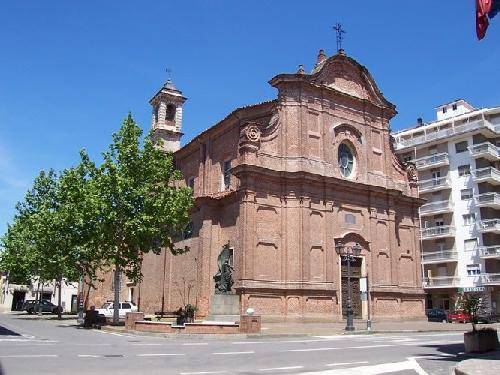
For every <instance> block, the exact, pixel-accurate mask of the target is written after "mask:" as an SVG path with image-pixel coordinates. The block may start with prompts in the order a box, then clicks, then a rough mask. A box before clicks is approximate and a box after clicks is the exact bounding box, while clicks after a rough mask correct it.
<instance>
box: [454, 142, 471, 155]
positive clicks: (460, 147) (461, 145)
mask: <svg viewBox="0 0 500 375" xmlns="http://www.w3.org/2000/svg"><path fill="white" fill-rule="evenodd" d="M468 145H469V144H468V143H467V141H462V142H458V143H455V151H456V153H457V154H460V153H461V152H465V151H467V146H468Z"/></svg>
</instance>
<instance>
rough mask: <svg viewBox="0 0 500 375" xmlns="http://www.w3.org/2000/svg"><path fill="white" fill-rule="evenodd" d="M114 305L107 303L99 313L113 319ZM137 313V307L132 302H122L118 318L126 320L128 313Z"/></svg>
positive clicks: (98, 310)
mask: <svg viewBox="0 0 500 375" xmlns="http://www.w3.org/2000/svg"><path fill="white" fill-rule="evenodd" d="M113 306H114V303H113V302H106V303H105V304H104V305H102V306H101V308H100V309H97V310H96V311H97V313H98V314H100V315H104V316H105V317H106V318H107V319H112V318H113V313H114V309H113ZM136 311H137V306H136V305H134V304H133V303H132V302H129V301H125V302H120V306H119V310H118V316H119V318H120V319H125V315H126V314H127V313H128V312H136Z"/></svg>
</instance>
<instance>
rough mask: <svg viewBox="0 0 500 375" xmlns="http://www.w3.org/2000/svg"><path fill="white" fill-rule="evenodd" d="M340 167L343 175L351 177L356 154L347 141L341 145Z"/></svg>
mask: <svg viewBox="0 0 500 375" xmlns="http://www.w3.org/2000/svg"><path fill="white" fill-rule="evenodd" d="M339 167H340V173H342V176H344V177H349V176H350V175H351V174H352V171H353V169H354V155H353V154H352V151H351V149H350V148H349V146H347V145H346V144H345V143H341V144H340V146H339Z"/></svg>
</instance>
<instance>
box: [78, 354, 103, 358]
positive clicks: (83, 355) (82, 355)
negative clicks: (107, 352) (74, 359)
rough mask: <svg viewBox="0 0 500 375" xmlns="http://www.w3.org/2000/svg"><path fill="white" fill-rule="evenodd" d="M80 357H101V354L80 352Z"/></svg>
mask: <svg viewBox="0 0 500 375" xmlns="http://www.w3.org/2000/svg"><path fill="white" fill-rule="evenodd" d="M78 357H80V358H100V357H101V356H100V355H96V354H78Z"/></svg>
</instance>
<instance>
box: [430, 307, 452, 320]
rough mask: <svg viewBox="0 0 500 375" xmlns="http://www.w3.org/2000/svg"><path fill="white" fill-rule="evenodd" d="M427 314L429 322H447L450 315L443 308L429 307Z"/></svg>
mask: <svg viewBox="0 0 500 375" xmlns="http://www.w3.org/2000/svg"><path fill="white" fill-rule="evenodd" d="M425 315H426V316H427V320H428V321H429V322H447V321H448V317H447V316H446V312H445V311H444V310H442V309H428V310H426V311H425Z"/></svg>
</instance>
